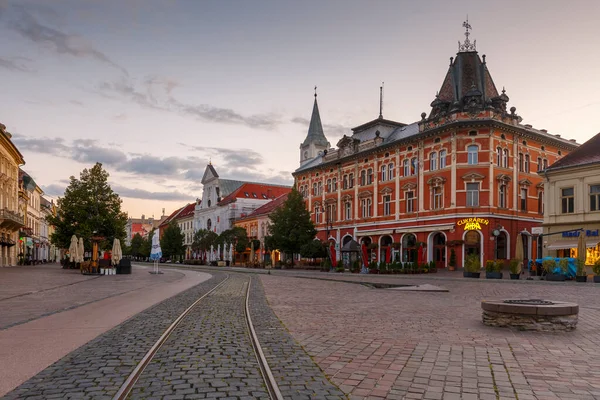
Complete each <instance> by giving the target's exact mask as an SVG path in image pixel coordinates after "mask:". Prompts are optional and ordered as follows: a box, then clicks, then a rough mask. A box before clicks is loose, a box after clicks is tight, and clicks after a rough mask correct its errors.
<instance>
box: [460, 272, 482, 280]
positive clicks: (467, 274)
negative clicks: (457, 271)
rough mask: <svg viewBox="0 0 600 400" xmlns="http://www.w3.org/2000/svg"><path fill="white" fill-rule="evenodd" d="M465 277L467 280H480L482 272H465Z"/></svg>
mask: <svg viewBox="0 0 600 400" xmlns="http://www.w3.org/2000/svg"><path fill="white" fill-rule="evenodd" d="M463 276H464V277H465V278H475V279H479V277H480V276H481V272H467V271H463Z"/></svg>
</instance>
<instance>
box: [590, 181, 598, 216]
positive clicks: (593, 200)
mask: <svg viewBox="0 0 600 400" xmlns="http://www.w3.org/2000/svg"><path fill="white" fill-rule="evenodd" d="M590 211H600V185H590Z"/></svg>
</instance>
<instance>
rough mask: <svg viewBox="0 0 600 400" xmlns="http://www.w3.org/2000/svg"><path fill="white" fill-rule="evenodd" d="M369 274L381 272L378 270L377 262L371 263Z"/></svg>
mask: <svg viewBox="0 0 600 400" xmlns="http://www.w3.org/2000/svg"><path fill="white" fill-rule="evenodd" d="M369 273H370V274H378V273H379V270H378V269H377V263H376V262H375V261H371V263H370V264H369Z"/></svg>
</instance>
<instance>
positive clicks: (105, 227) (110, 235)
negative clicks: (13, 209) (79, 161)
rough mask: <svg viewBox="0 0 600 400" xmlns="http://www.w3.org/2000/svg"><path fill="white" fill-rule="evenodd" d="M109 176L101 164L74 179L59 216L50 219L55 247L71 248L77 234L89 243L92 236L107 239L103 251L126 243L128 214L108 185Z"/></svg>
mask: <svg viewBox="0 0 600 400" xmlns="http://www.w3.org/2000/svg"><path fill="white" fill-rule="evenodd" d="M108 176H109V175H108V172H106V171H105V170H104V169H103V168H102V164H100V163H96V165H94V166H93V167H92V168H91V169H87V168H86V169H84V170H83V171H82V172H81V173H80V175H79V179H77V178H75V177H74V176H71V178H70V183H69V186H68V187H67V188H66V189H65V194H64V196H63V197H59V199H58V202H57V210H56V211H57V212H56V215H49V216H48V217H47V218H46V220H47V222H48V223H49V224H50V225H53V226H54V233H52V235H51V238H50V239H51V241H52V243H53V244H54V245H56V246H57V247H59V248H62V249H66V248H68V247H69V245H70V243H71V237H72V236H73V235H76V236H77V237H78V238H79V237H83V238H84V241H85V242H88V240H89V239H90V238H91V237H92V236H101V237H104V238H105V240H104V241H103V242H102V243H100V246H101V248H103V249H109V248H111V247H112V242H113V239H115V238H116V239H119V240H121V241H123V239H124V238H125V226H126V224H127V214H126V213H124V212H122V211H121V203H122V201H121V198H120V197H119V195H118V194H117V193H115V192H114V191H113V190H112V188H111V187H110V185H109V184H108Z"/></svg>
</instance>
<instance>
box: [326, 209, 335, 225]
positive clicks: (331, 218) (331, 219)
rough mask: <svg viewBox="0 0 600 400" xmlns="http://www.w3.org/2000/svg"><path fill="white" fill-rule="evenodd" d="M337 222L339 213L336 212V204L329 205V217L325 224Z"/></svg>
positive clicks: (327, 216)
mask: <svg viewBox="0 0 600 400" xmlns="http://www.w3.org/2000/svg"><path fill="white" fill-rule="evenodd" d="M336 220H337V213H336V212H335V204H328V205H327V215H326V216H325V222H328V223H329V222H335V221H336Z"/></svg>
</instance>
